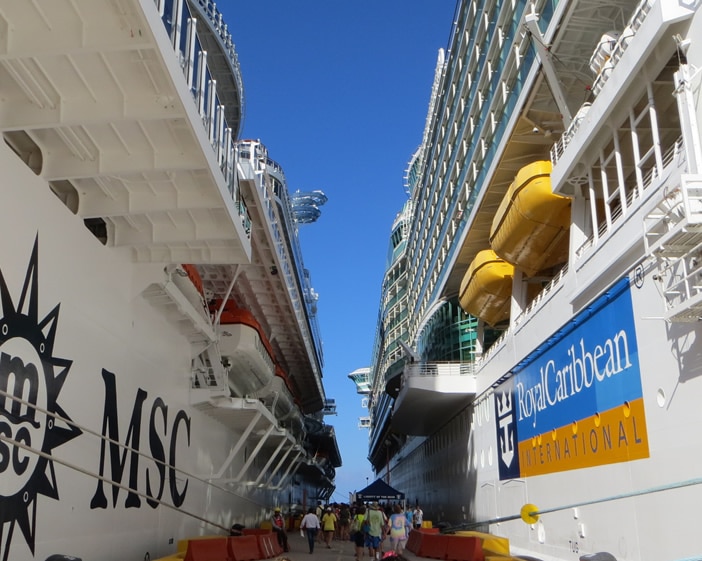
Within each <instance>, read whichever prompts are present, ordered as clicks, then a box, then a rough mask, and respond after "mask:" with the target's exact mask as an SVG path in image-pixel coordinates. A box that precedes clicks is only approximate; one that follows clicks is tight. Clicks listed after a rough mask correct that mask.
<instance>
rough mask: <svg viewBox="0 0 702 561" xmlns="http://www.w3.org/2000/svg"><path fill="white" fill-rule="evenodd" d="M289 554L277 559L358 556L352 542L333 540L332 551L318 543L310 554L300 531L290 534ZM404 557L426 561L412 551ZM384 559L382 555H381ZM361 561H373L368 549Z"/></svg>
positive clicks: (347, 559)
mask: <svg viewBox="0 0 702 561" xmlns="http://www.w3.org/2000/svg"><path fill="white" fill-rule="evenodd" d="M383 545H384V546H385V547H384V549H383V551H387V550H388V540H387V539H386V540H385V543H384V544H383ZM288 546H289V549H290V551H289V552H288V553H281V554H280V555H279V556H278V558H277V559H280V560H282V559H284V558H287V559H289V560H290V561H354V560H355V555H356V546H355V545H354V543H353V542H352V541H350V540H345V541H342V540H333V541H332V542H331V549H329V548H327V545H326V544H325V543H319V542H317V543H316V544H315V545H314V553H312V554H310V549H309V546H308V545H307V538H306V537H302V536H300V531H299V530H290V531H289V532H288ZM402 556H403V557H404V558H405V559H406V560H407V561H426V560H425V559H424V558H422V557H417V556H416V555H415V554H414V553H412V552H411V551H407V550H405V551H404V552H403V553H402ZM381 557H382V554H381ZM361 561H373V560H372V559H371V558H370V557H369V555H368V548H365V547H364V548H363V558H362V559H361Z"/></svg>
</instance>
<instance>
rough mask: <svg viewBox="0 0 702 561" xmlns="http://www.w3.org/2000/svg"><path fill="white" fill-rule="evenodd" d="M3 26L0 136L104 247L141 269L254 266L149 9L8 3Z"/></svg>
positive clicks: (175, 60)
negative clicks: (146, 265)
mask: <svg viewBox="0 0 702 561" xmlns="http://www.w3.org/2000/svg"><path fill="white" fill-rule="evenodd" d="M0 28H1V29H3V30H4V33H3V35H4V40H3V41H2V44H1V45H0V97H2V99H3V104H2V110H1V112H0V131H2V133H3V134H4V136H5V139H6V141H7V142H8V143H9V144H10V145H11V146H13V148H15V151H16V152H18V154H19V155H20V157H22V158H23V159H25V161H26V162H27V163H28V165H30V167H32V169H33V170H34V171H35V173H37V175H39V176H40V177H42V178H44V179H45V180H46V181H47V182H48V183H49V185H50V187H51V189H52V190H53V191H54V193H56V194H57V196H58V197H59V198H60V199H61V200H62V201H63V202H64V204H66V206H68V208H69V209H70V210H71V211H72V212H74V214H76V215H77V217H78V218H80V219H82V220H83V221H86V225H87V224H88V223H91V224H93V225H94V224H96V223H99V224H100V226H99V228H98V229H99V231H100V234H99V235H98V234H96V236H97V237H99V238H101V241H103V243H105V244H106V245H108V246H111V247H114V248H123V249H125V250H127V251H130V252H131V253H132V256H133V259H134V261H137V262H158V263H248V262H249V261H250V258H251V245H250V238H249V233H248V232H247V225H246V216H245V212H244V213H243V214H242V212H241V209H242V207H241V203H240V202H239V201H237V200H235V199H236V193H233V192H232V190H233V189H232V183H231V181H227V180H225V177H224V173H223V171H222V162H221V154H220V155H218V154H217V152H216V150H215V148H213V143H212V139H211V134H212V133H211V130H208V127H207V126H206V125H205V124H204V123H203V118H202V116H201V114H200V110H199V108H198V106H197V104H196V102H195V100H194V98H193V94H192V93H191V91H190V88H189V86H188V83H187V81H186V79H185V77H184V70H183V68H182V67H181V64H180V61H179V56H178V54H177V53H176V51H175V50H174V48H173V46H172V42H171V41H172V39H171V38H170V37H169V35H168V32H167V30H166V27H165V26H164V23H163V20H162V19H161V17H160V15H159V13H158V7H157V4H156V3H155V2H153V1H151V2H150V1H138V0H119V1H117V2H113V1H107V0H94V1H91V2H81V3H76V2H72V1H70V0H56V1H52V2H49V3H36V2H9V3H4V5H3V7H2V10H1V11H0ZM235 126H236V127H237V128H238V124H236V125H235ZM30 160H31V163H30Z"/></svg>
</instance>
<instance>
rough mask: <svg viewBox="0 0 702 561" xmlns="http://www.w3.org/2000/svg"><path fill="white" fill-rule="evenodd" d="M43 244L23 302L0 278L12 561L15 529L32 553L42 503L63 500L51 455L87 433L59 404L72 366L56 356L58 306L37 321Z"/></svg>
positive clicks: (6, 516) (0, 428) (6, 543)
mask: <svg viewBox="0 0 702 561" xmlns="http://www.w3.org/2000/svg"><path fill="white" fill-rule="evenodd" d="M37 263H38V241H37V240H36V239H35V241H34V248H33V250H32V256H31V258H30V260H29V266H28V267H27V273H26V275H25V278H24V283H23V286H22V291H21V293H20V295H19V300H18V301H17V302H16V303H15V302H14V301H13V299H12V294H11V292H10V290H9V288H8V287H7V284H6V282H5V278H4V276H3V275H2V271H1V270H0V307H1V310H0V480H2V486H0V549H1V551H2V559H3V561H7V560H8V555H9V550H10V544H11V542H12V536H13V534H14V531H15V528H16V527H19V530H20V531H21V532H22V535H23V536H24V539H25V540H26V542H27V545H28V546H29V548H30V550H31V551H32V553H34V545H35V539H36V534H35V524H36V518H37V517H36V513H37V495H40V494H41V495H45V496H47V497H51V498H53V499H58V498H59V493H58V487H57V484H56V477H55V473H54V465H53V461H52V456H51V453H52V451H53V450H54V448H57V447H58V446H61V445H62V444H65V443H66V442H68V441H69V440H71V439H73V438H76V437H77V436H79V435H80V434H82V431H81V430H79V429H78V428H76V427H75V426H73V425H72V424H70V422H71V419H70V418H69V417H68V415H67V414H66V413H65V412H64V411H63V409H61V406H60V405H59V404H58V395H59V393H60V392H61V388H62V387H63V384H64V382H65V380H66V376H67V374H68V371H69V369H70V367H71V364H72V361H70V360H66V359H62V358H57V357H55V356H54V340H55V337H56V328H57V326H58V317H59V305H58V304H57V305H56V307H55V308H54V309H53V310H51V312H49V313H48V314H47V315H46V317H44V318H39V302H38V294H39V290H38V284H39V283H38V275H39V273H38V270H37Z"/></svg>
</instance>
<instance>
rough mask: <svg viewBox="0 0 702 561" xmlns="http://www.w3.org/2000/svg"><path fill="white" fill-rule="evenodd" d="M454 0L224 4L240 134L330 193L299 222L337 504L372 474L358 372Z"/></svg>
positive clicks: (291, 177)
mask: <svg viewBox="0 0 702 561" xmlns="http://www.w3.org/2000/svg"><path fill="white" fill-rule="evenodd" d="M455 6H456V2H455V0H357V1H355V2H348V1H346V2H344V1H341V0H297V1H294V0H256V1H253V0H249V1H248V2H235V1H233V0H225V1H222V2H219V3H218V6H217V7H218V8H219V9H220V10H221V11H222V12H223V14H224V17H225V21H226V22H227V23H228V25H229V29H230V31H231V33H232V36H233V38H234V42H235V44H236V49H237V52H238V53H239V62H240V64H241V69H242V74H243V81H244V92H245V109H244V111H245V117H244V119H245V120H244V127H243V134H242V135H241V136H242V138H254V139H259V140H261V142H263V143H264V144H265V145H266V146H267V147H268V151H269V155H270V156H271V158H273V159H274V160H276V161H277V162H278V163H279V164H280V165H281V166H282V167H283V169H284V170H285V175H286V178H287V180H288V188H289V189H290V191H291V192H293V191H295V190H298V189H299V190H301V191H306V190H314V189H321V190H323V191H324V192H325V193H326V195H327V197H328V198H329V201H328V202H327V204H326V205H325V206H323V207H322V216H321V217H320V218H319V220H318V221H317V222H316V223H315V224H311V225H305V226H302V227H301V228H300V236H301V243H302V250H303V256H304V260H305V265H306V267H307V268H308V269H309V270H310V273H311V276H312V284H313V286H314V288H315V290H316V291H317V293H318V294H319V303H318V304H319V305H318V308H319V312H318V320H319V324H320V328H321V331H322V338H323V341H324V361H325V364H324V387H325V391H326V393H327V397H330V398H335V399H336V402H337V410H338V415H337V416H336V417H328V418H327V422H328V423H330V424H333V425H334V426H335V429H336V434H337V440H338V442H339V449H340V451H341V455H342V460H343V466H342V467H341V468H340V469H338V470H337V476H336V483H337V490H336V492H335V494H334V496H333V499H334V500H337V501H341V500H346V498H347V497H348V492H350V491H354V490H360V489H362V488H363V487H365V486H366V478H368V480H369V481H373V480H374V475H373V472H372V469H371V467H370V464H369V463H368V460H367V455H368V432H367V430H359V429H358V427H357V424H358V417H360V416H362V415H364V414H366V411H365V410H363V409H362V408H361V397H360V396H359V395H358V394H357V393H356V391H355V386H354V385H353V383H352V382H351V381H350V380H349V379H348V377H347V376H348V374H349V373H350V372H352V371H353V370H355V369H356V368H360V367H363V366H368V365H369V364H370V360H371V352H372V345H373V340H374V337H375V328H376V319H377V314H378V305H379V298H380V286H381V282H382V278H383V273H384V271H385V264H386V262H385V260H386V255H387V249H388V240H389V235H390V228H391V226H392V222H393V219H394V218H395V216H396V214H397V213H398V212H399V210H400V209H401V208H402V205H403V203H404V202H405V200H406V198H407V196H406V194H405V190H404V186H403V183H404V182H403V177H404V172H405V169H406V167H407V163H408V162H409V159H410V157H411V156H412V154H413V152H414V151H415V150H416V149H417V147H418V146H419V143H420V142H421V138H422V133H423V130H424V123H425V119H426V114H427V108H428V103H429V96H430V93H431V84H432V81H433V77H434V68H435V65H436V58H437V54H438V50H439V49H440V48H446V46H447V43H448V40H449V35H450V32H451V23H452V20H453V15H454V10H455Z"/></svg>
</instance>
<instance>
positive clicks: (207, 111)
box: [154, 0, 251, 240]
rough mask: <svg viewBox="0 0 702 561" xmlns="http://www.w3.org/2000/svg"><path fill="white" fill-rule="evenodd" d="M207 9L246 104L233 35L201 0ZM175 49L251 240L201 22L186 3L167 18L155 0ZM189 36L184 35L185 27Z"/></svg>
mask: <svg viewBox="0 0 702 561" xmlns="http://www.w3.org/2000/svg"><path fill="white" fill-rule="evenodd" d="M197 1H198V3H199V5H200V6H201V7H203V8H204V10H203V11H204V13H205V15H206V16H207V17H208V18H209V20H210V22H211V23H212V24H213V25H214V29H215V30H216V31H217V33H218V34H219V36H220V38H221V39H222V40H223V41H224V47H225V51H226V53H227V56H228V59H229V61H230V63H231V64H232V66H233V69H234V72H233V73H232V74H233V77H234V80H235V81H236V83H237V87H238V88H239V93H240V95H241V99H240V104H243V86H242V85H241V69H240V67H239V62H238V58H237V57H236V53H235V51H234V43H233V42H232V40H231V35H230V34H229V32H228V31H227V29H226V25H225V24H223V23H222V15H221V13H219V12H218V11H217V9H216V5H215V3H214V2H209V1H208V0H197ZM154 3H155V4H156V7H157V9H158V13H159V14H160V16H161V21H162V22H163V24H164V26H165V28H166V31H167V33H168V34H169V37H170V39H171V44H172V45H173V49H174V51H175V52H176V54H177V55H178V58H179V61H180V65H181V68H182V70H183V74H184V76H185V81H186V83H187V86H188V89H189V90H190V92H191V94H192V96H193V101H194V102H195V106H196V107H197V111H198V114H199V115H200V118H201V119H202V123H203V125H204V126H205V130H206V132H207V135H208V139H209V141H210V144H211V146H212V149H213V151H214V153H215V155H216V158H217V162H218V163H219V167H220V171H221V172H222V175H223V177H224V180H225V183H226V184H227V188H228V190H229V193H230V195H231V197H232V201H233V202H234V205H235V210H236V212H237V214H238V216H239V218H240V220H241V224H242V226H243V228H244V232H245V234H246V237H247V238H248V239H249V240H250V239H251V217H250V214H249V211H248V208H247V207H246V203H245V202H244V200H243V199H242V198H241V195H240V193H239V183H238V178H237V174H236V150H235V146H234V143H235V141H236V138H234V136H235V133H234V129H232V128H231V127H229V126H228V123H227V120H226V117H225V106H224V105H223V104H222V103H221V99H220V96H219V95H218V94H217V80H216V78H215V75H214V73H213V72H212V71H211V70H210V68H209V66H208V64H207V51H205V50H204V49H203V48H202V46H201V44H200V41H199V39H198V35H197V30H196V28H197V25H196V24H197V18H195V17H193V14H192V13H191V10H190V8H189V6H188V4H187V2H186V1H184V0H174V3H173V13H171V14H166V13H164V12H165V6H166V0H154ZM184 26H185V32H184V33H183V27H184Z"/></svg>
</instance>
